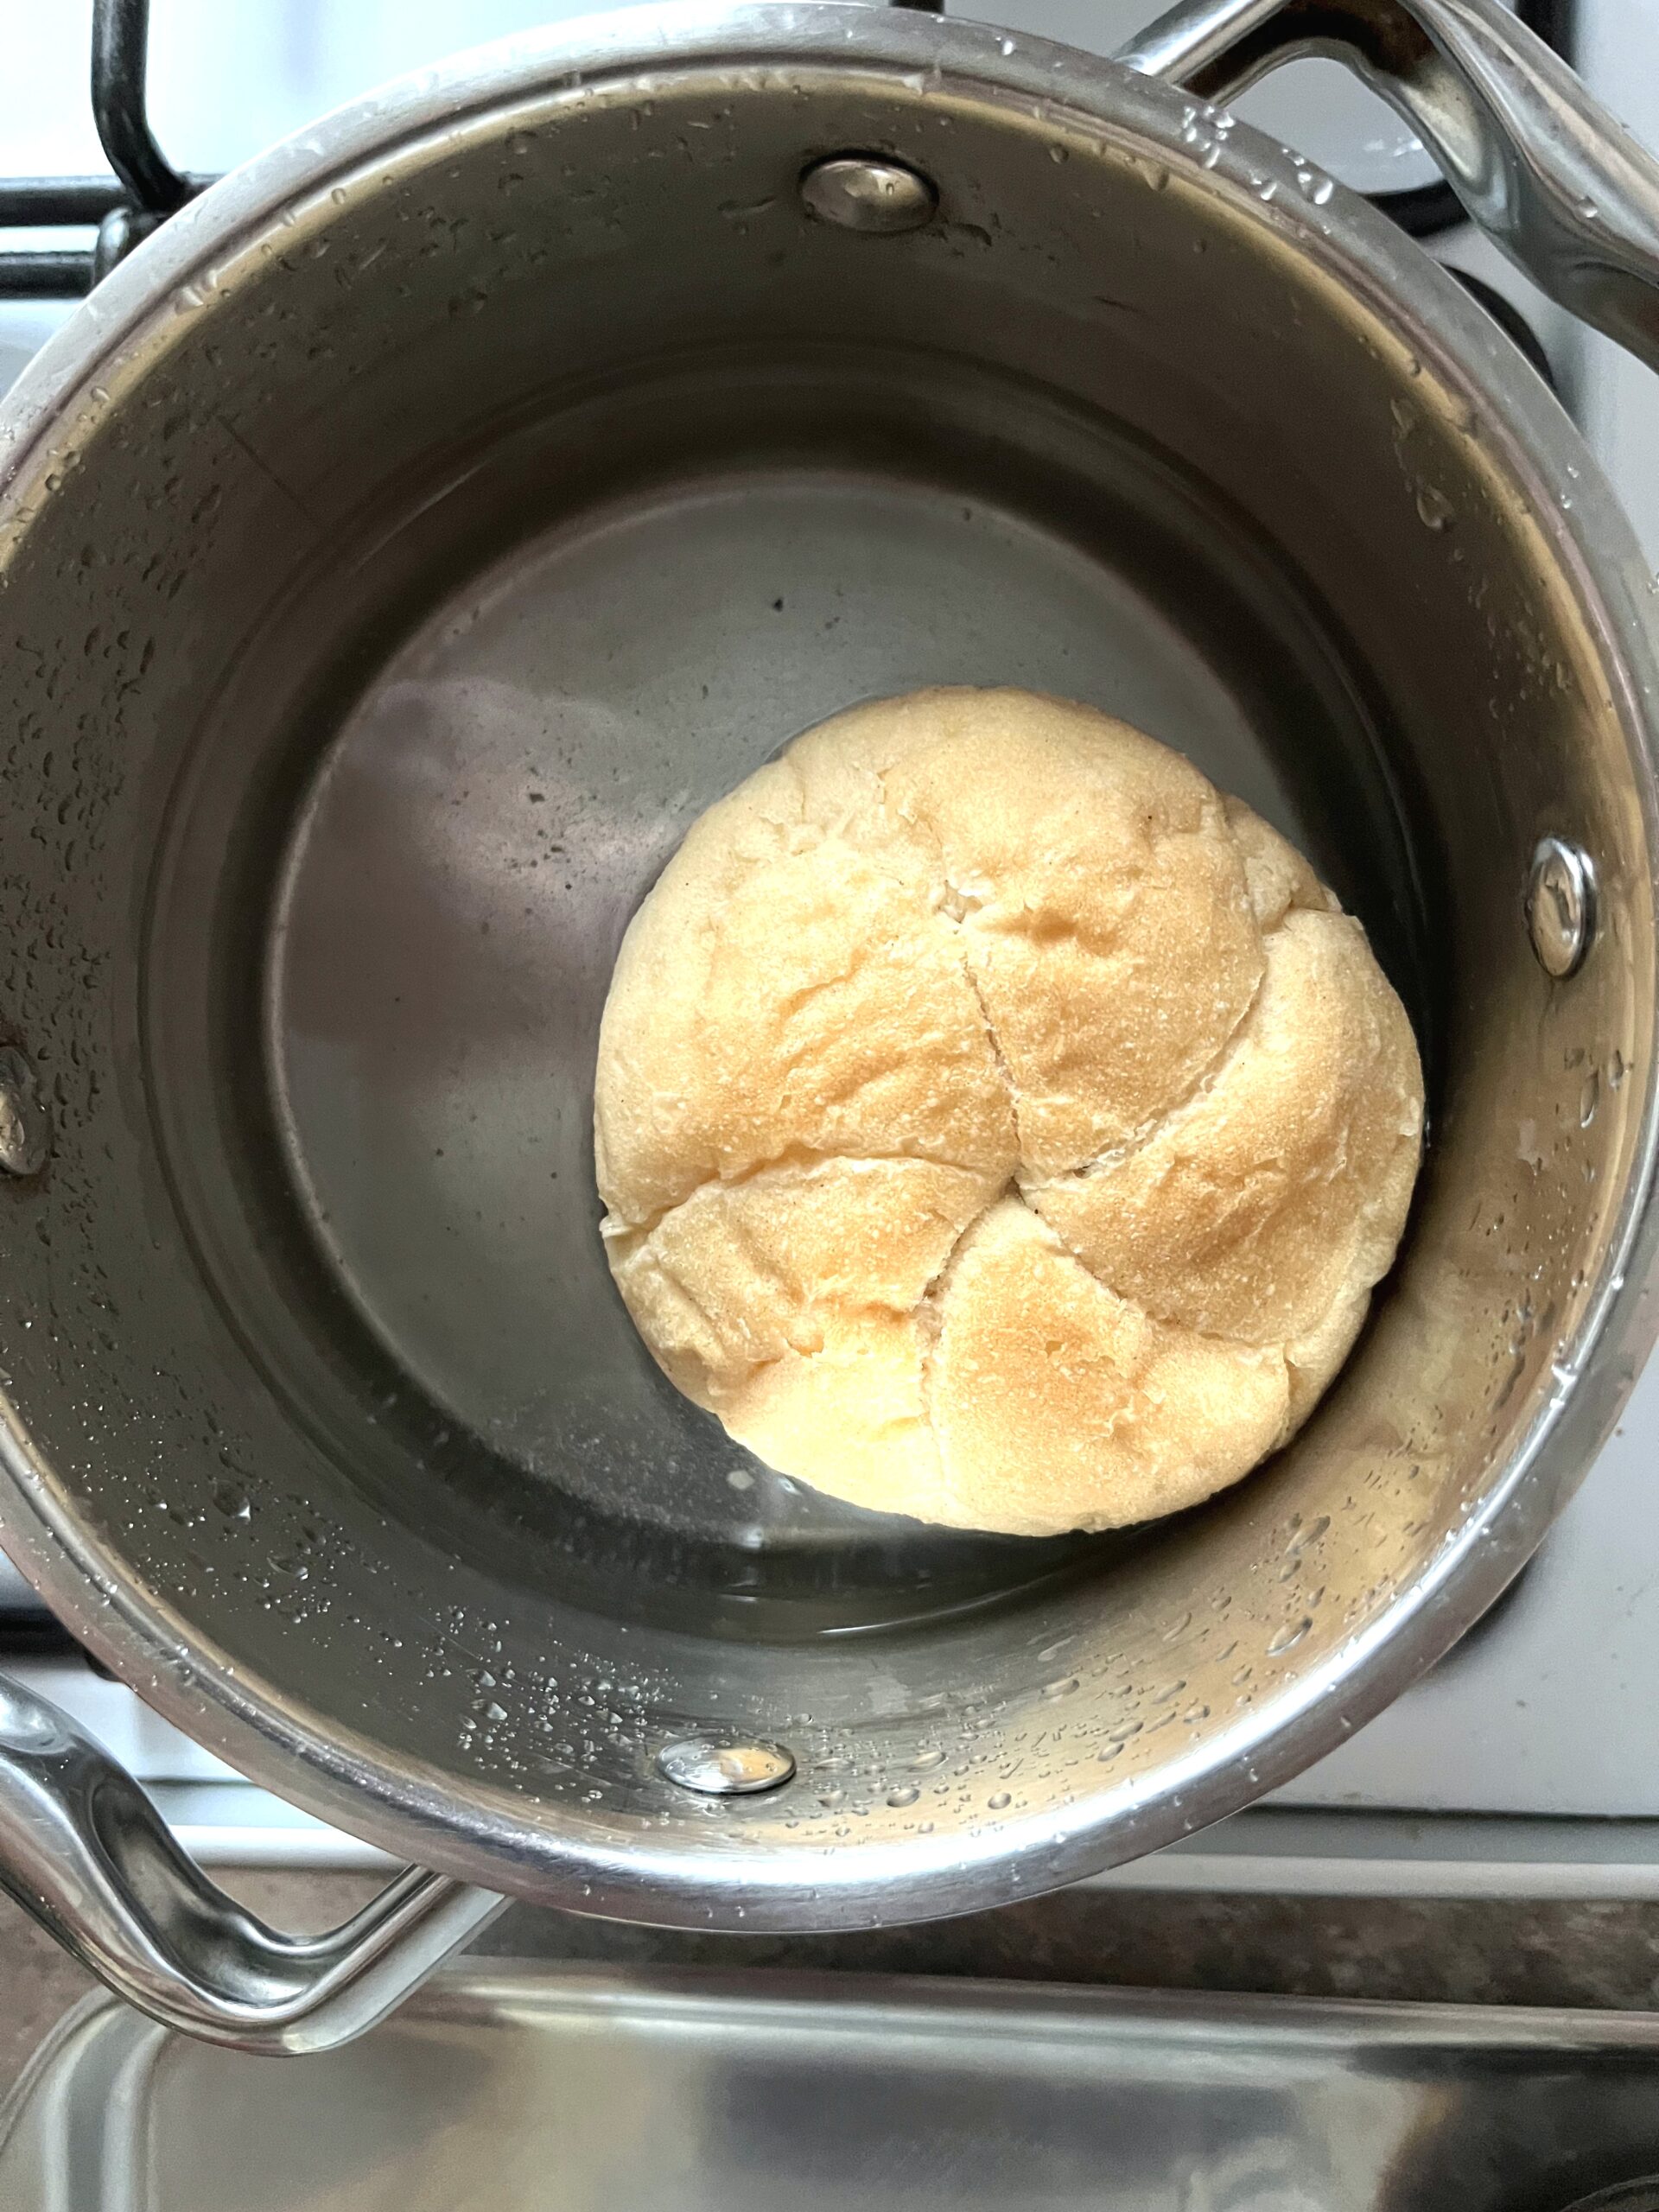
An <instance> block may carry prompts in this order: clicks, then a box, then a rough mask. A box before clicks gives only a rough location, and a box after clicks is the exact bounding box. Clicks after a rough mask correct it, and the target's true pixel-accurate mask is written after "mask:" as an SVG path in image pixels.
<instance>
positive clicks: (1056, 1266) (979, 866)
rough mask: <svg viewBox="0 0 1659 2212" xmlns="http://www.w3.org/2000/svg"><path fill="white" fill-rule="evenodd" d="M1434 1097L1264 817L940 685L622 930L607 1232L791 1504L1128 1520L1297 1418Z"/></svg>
mask: <svg viewBox="0 0 1659 2212" xmlns="http://www.w3.org/2000/svg"><path fill="white" fill-rule="evenodd" d="M1422 1104H1423V1090H1422V1074H1421V1068H1420V1065H1419V1063H1418V1056H1417V1048H1416V1044H1415V1040H1414V1038H1413V1035H1412V1031H1411V1026H1410V1023H1409V1022H1408V1020H1407V1017H1406V1014H1405V1011H1404V1008H1403V1007H1402V1005H1401V1003H1400V1001H1399V999H1398V998H1397V997H1396V995H1395V992H1394V990H1393V988H1391V986H1390V985H1389V982H1388V980H1387V978H1386V977H1385V976H1383V971H1382V969H1380V968H1379V967H1378V965H1377V963H1376V959H1375V957H1373V955H1372V953H1371V950H1370V946H1369V944H1367V942H1366V939H1365V936H1364V932H1363V930H1362V929H1361V928H1360V925H1359V924H1358V923H1357V922H1356V921H1354V920H1352V919H1351V918H1350V917H1349V916H1347V915H1345V914H1344V913H1343V912H1341V910H1340V909H1339V908H1338V905H1337V902H1336V900H1335V899H1334V898H1333V897H1332V895H1331V893H1329V892H1328V891H1326V890H1325V889H1324V887H1322V886H1321V885H1320V883H1319V880H1318V878H1317V877H1316V876H1315V875H1314V874H1313V870H1312V869H1311V868H1309V866H1308V864H1307V863H1306V861H1304V860H1303V859H1302V857H1301V856H1300V854H1298V853H1297V852H1296V851H1294V849H1293V848H1292V847H1291V846H1290V845H1288V844H1287V842H1285V840H1284V839H1283V838H1282V837H1281V836H1279V835H1278V833H1277V832H1276V831H1275V830H1274V829H1270V828H1269V827H1268V824H1267V823H1265V822H1263V821H1262V819H1261V818H1260V817H1258V816H1257V815H1255V814H1254V813H1252V812H1251V811H1250V810H1249V808H1248V807H1246V806H1244V805H1243V804H1241V803H1240V802H1238V801H1237V800H1236V799H1228V798H1223V797H1222V796H1221V794H1220V793H1218V792H1217V791H1216V790H1215V789H1214V788H1213V786H1212V785H1211V784H1210V783H1208V782H1207V781H1206V779H1205V778H1204V777H1203V776H1202V775H1200V774H1199V772H1198V770H1197V769H1196V768H1194V767H1193V766H1192V765H1191V763H1190V762H1188V761H1187V760H1185V759H1183V758H1182V756H1181V755H1180V754H1179V753H1174V752H1173V751H1171V750H1170V748H1169V747H1166V746H1164V745H1160V744H1159V743H1158V742H1157V741H1154V739H1152V738H1149V737H1147V736H1144V735H1142V734H1141V732H1140V731H1138V730H1135V729H1132V728H1129V727H1128V724H1126V723H1123V722H1121V721H1113V720H1111V719H1110V718H1109V716H1107V715H1103V714H1100V713H1097V712H1096V711H1095V710H1094V709H1091V708H1088V707H1082V706H1075V705H1071V704H1068V703H1066V702H1064V701H1061V700H1058V699H1050V698H1043V697H1038V696H1033V695H1032V694H1030V693H1027V692H1021V691H1013V690H956V689H951V690H931V691H922V692H917V693H914V694H912V696H908V697H905V698H899V699H890V700H883V701H879V702H874V703H873V704H870V705H867V706H861V707H857V708H855V709H852V710H851V711H850V712H849V713H847V714H842V715H836V716H835V717H834V719H833V720H831V721H827V722H824V723H822V724H821V725H820V726H819V727H818V728H816V729H812V730H809V731H808V732H807V733H806V734H805V735H804V736H803V737H800V738H798V739H797V740H796V741H795V742H794V743H793V744H792V745H791V747H789V748H788V749H787V751H786V752H785V753H783V754H782V756H781V757H780V758H779V759H778V760H774V761H772V762H770V763H769V764H768V765H767V766H765V767H763V768H760V769H758V770H757V771H756V772H755V773H754V774H753V775H752V776H750V777H749V778H748V779H747V781H746V782H744V783H743V784H741V785H740V786H739V787H738V789H737V790H736V791H734V792H732V794H731V795H730V797H729V798H724V799H721V801H719V802H718V804H715V805H714V806H712V807H710V808H709V810H708V811H707V813H705V814H704V815H703V816H702V817H701V819H700V820H699V821H697V822H696V823H695V824H694V825H693V827H692V829H691V830H690V833H689V834H688V836H686V839H685V841H684V842H683V845H682V846H681V847H680V849H679V850H678V852H677V854H676V855H674V857H673V859H672V860H671V861H670V862H669V864H668V866H667V868H665V869H664V872H663V874H662V876H661V878H660V880H658V883H657V885H656V887H655V888H654V889H653V890H652V893H651V894H650V896H649V897H648V898H647V899H645V903H644V905H643V906H641V907H640V909H639V912H638V913H637V914H636V915H635V917H634V918H633V921H632V925H630V927H629V930H628V931H627V935H626V938H625V939H624V941H623V944H622V949H621V951H620V954H619V956H618V958H617V963H616V970H615V974H614V976H613V980H612V984H611V990H610V995H609V998H608V1000H607V1004H606V1007H605V1014H604V1020H603V1023H602V1026H601V1036H600V1049H599V1066H598V1076H597V1084H596V1092H595V1106H594V1134H595V1143H596V1154H597V1166H598V1178H599V1185H600V1191H601V1196H602V1197H603V1198H604V1201H605V1204H606V1207H607V1215H606V1218H605V1221H604V1224H603V1234H604V1236H605V1239H606V1244H607V1251H608V1255H609V1258H610V1263H611V1268H612V1270H613V1274H614V1276H615V1279H616V1281H617V1284H618V1286H619V1287H620V1290H621V1294H622V1296H623V1298H624V1300H625V1301H626V1305H627V1307H628V1311H629V1312H630V1313H631V1314H632V1317H633V1319H634V1321H635V1324H636V1325H637V1326H638V1327H639V1332H640V1334H641V1336H642V1337H643V1338H644V1339H645V1343H646V1344H647V1345H648V1346H649V1347H650V1349H651V1351H652V1354H653V1356H654V1357H655V1358H656V1359H657V1361H658V1363H659V1364H660V1366H661V1367H662V1368H663V1370H664V1372H665V1373H666V1374H667V1375H668V1376H669V1377H670V1378H671V1380H672V1381H673V1382H674V1383H676V1384H677V1386H678V1387H679V1389H682V1390H683V1391H684V1392H685V1394H686V1395H687V1396H688V1397H690V1398H692V1399H694V1400H695V1401H696V1403H697V1404H698V1405H700V1406H703V1407H706V1408H708V1409H709V1411H710V1412H711V1413H714V1414H716V1415H718V1417H719V1418H720V1420H721V1421H722V1422H723V1424H724V1425H725V1427H726V1428H727V1430H728V1432H729V1433H730V1434H731V1435H732V1436H733V1437H734V1438H735V1439H736V1440H738V1442H740V1443H741V1444H743V1445H746V1446H747V1447H748V1448H749V1449H750V1450H751V1451H753V1452H755V1453H757V1454H758V1455H759V1457H760V1459H763V1460H765V1461H766V1462H767V1463H768V1464H769V1465H772V1467H774V1468H776V1469H778V1470H779V1471H780V1472H782V1473H785V1474H788V1475H791V1476H796V1477H798V1478H801V1479H802V1480H804V1481H805V1482H807V1483H810V1484H813V1485H815V1486H816V1487H817V1488H818V1489H819V1490H822V1491H827V1492H829V1493H830V1494H831V1495H833V1496H835V1497H840V1498H844V1499H848V1500H850V1501H851V1502H852V1503H855V1504H858V1505H862V1506H868V1507H871V1508H874V1509H876V1510H880V1511H883V1512H888V1513H902V1514H909V1515H912V1516H916V1517H917V1518H918V1519H920V1520H924V1521H931V1522H948V1523H950V1524H951V1525H952V1526H955V1527H958V1528H967V1529H988V1530H1000V1531H1004V1532H1007V1533H1009V1534H1014V1535H1051V1534H1054V1533H1056V1532H1058V1531H1060V1530H1063V1529H1107V1528H1115V1527H1119V1526H1122V1525H1124V1524H1126V1523H1128V1522H1136V1521H1144V1520H1147V1519H1149V1518H1151V1517H1153V1516H1155V1515H1158V1514H1163V1513H1170V1512H1173V1511H1176V1510H1179V1508H1181V1507H1184V1506H1189V1505H1192V1504H1196V1503H1198V1501H1199V1500H1200V1499H1202V1498H1205V1497H1209V1496H1210V1495H1211V1493H1212V1492H1213V1491H1217V1490H1219V1489H1221V1488H1222V1487H1223V1486H1224V1485H1225V1484H1229V1483H1232V1482H1236V1481H1237V1480H1238V1478H1240V1477H1241V1476H1243V1475H1244V1474H1246V1473H1248V1472H1249V1470H1250V1469H1251V1468H1252V1467H1254V1466H1255V1465H1256V1464H1257V1463H1258V1461H1260V1460H1261V1459H1263V1458H1264V1457H1265V1456H1266V1455H1267V1454H1268V1452H1272V1451H1274V1450H1275V1449H1276V1448H1277V1447H1278V1446H1280V1445H1281V1444H1282V1443H1283V1442H1284V1441H1285V1440H1286V1439H1287V1437H1289V1436H1290V1435H1291V1434H1292V1433H1293V1432H1294V1430H1295V1429H1296V1428H1297V1427H1299V1426H1300V1423H1301V1422H1302V1421H1305V1420H1306V1417H1307V1415H1308V1414H1309V1412H1310V1411H1311V1410H1312V1408H1313V1406H1314V1404H1315V1402H1317V1401H1318V1399H1319V1395H1320V1394H1321V1393H1322V1392H1323V1391H1324V1390H1325V1387H1326V1385H1327V1384H1328V1383H1330V1382H1331V1380H1332V1376H1334V1375H1335V1374H1336V1372H1337V1370H1338V1368H1339V1367H1340V1366H1341V1364H1342V1363H1343V1361H1344V1359H1345V1357H1347V1355H1348V1352H1349V1351H1350V1349H1351V1346H1352V1344H1353V1342H1354V1339H1355V1338H1356V1336H1357V1333H1358V1332H1359V1329H1360V1326H1361V1324H1362V1323H1363V1319H1364V1317H1365V1313H1366V1308H1367V1306H1368V1304H1369V1302H1370V1290H1371V1287H1372V1285H1373V1284H1374V1283H1375V1282H1376V1281H1377V1280H1378V1278H1379V1277H1380V1276H1381V1275H1382V1274H1383V1273H1384V1272H1385V1271H1386V1269H1387V1268H1388V1267H1389V1262H1390V1261H1391V1260H1392V1258H1393V1255H1394V1252H1395V1247H1396V1245H1397V1244H1398V1243H1399V1239H1400V1236H1401V1232H1402V1228H1403V1226H1404V1224H1405V1219H1406V1212H1407V1208H1408V1204H1409V1202H1410V1198H1411V1192H1412V1186H1413V1183H1414V1179H1415V1177H1416V1173H1417V1167H1418V1161H1419V1156H1420V1152H1421V1132H1422Z"/></svg>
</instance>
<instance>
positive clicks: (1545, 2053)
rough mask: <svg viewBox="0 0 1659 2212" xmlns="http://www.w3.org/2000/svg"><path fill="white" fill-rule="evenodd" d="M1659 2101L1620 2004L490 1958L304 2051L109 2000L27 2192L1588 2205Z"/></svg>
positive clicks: (834, 2206) (642, 2200)
mask: <svg viewBox="0 0 1659 2212" xmlns="http://www.w3.org/2000/svg"><path fill="white" fill-rule="evenodd" d="M1656 2083H1659V2023H1656V2022H1654V2021H1652V2020H1649V2019H1643V2018H1628V2017H1618V2016H1615V2015H1610V2014H1606V2013H1579V2014H1573V2013H1568V2012H1515V2011H1494V2012H1475V2011H1471V2010H1467V2009H1464V2008H1458V2007H1433V2006H1420V2005H1370V2006H1367V2005H1334V2004H1332V2005H1322V2004H1318V2003H1309V2002H1298V2001H1295V2000H1283V1999H1281V2000H1274V1999H1261V1998H1225V1997H1206V1996H1193V1997H1185V1996H1169V1995H1163V1994H1136V1993H1119V1992H1110V1991H1084V1990H1076V1989H1071V1990H1068V1989H1053V1990H1037V1989H1032V1988H1027V1987H1021V1986H1019V1985H1017V1984H1009V1985H1002V1986H994V1985H989V1984H983V1983H980V1984H976V1983H971V1982H970V1983H961V1984H956V1985H950V1984H944V1983H939V1982H931V1983H930V1982H926V1981H918V1982H910V1983H906V1982H897V1981H890V1980H880V1979H876V1978H874V1977H871V1978H868V1979H867V1978H863V1977H859V1978H856V1979H852V1978H842V1977H835V1976H824V1975H810V1976H809V1975H796V1974H784V1975H778V1976H758V1975H753V1974H751V1975H736V1974H733V1975H717V1974H698V1975H692V1974H660V1973H650V1974H591V1975H584V1974H572V1973H569V1972H564V1973H561V1972H556V1971H550V1970H548V1969H545V1968H537V1967H512V1966H501V1967H490V1966H485V1965H482V1964H479V1965H474V1966H472V1967H464V1968H461V1969H459V1970H454V1971H451V1972H448V1973H446V1974H443V1975H442V1976H440V1977H439V1978H438V1980H436V1981H435V1982H434V1983H433V1984H432V1985H431V1986H430V1987H429V1990H428V1991H426V1992H425V1993H423V1994H422V1995H421V1996H419V1997H417V1998H416V1999H415V2000H414V2001H413V2002H412V2003H411V2004H410V2005H409V2007H408V2008H407V2009H406V2010H405V2011H404V2012H402V2013H400V2014H399V2015H398V2016H397V2018H395V2019H394V2020H393V2021H391V2022H390V2023H388V2024H385V2025H384V2026H382V2027H380V2028H378V2029H377V2030H375V2031H373V2032H372V2034H370V2035H369V2036H367V2037H365V2038H364V2039H363V2040H362V2041H360V2042H359V2043H358V2044H353V2045H352V2046H350V2047H349V2048H348V2049H346V2050H343V2051H339V2052H334V2053H329V2054H326V2055H324V2056H319V2057H315V2058H312V2059H308V2060H307V2061H306V2063H304V2064H303V2065H298V2066H270V2065H265V2064H264V2063H260V2062H259V2061H257V2060H253V2059H249V2058H246V2057H242V2056H236V2055H234V2054H230V2053H225V2052H219V2051H213V2050H207V2049H204V2048H201V2047H199V2046H195V2045H192V2044H186V2043H184V2042H183V2041H181V2040H180V2039H178V2038H176V2037H168V2035H167V2034H166V2033H165V2032H164V2031H161V2030H158V2029H155V2028H151V2027H149V2026H148V2025H147V2024H145V2023H143V2022H142V2021H140V2020H138V2019H137V2018H136V2017H135V2016H134V2015H132V2014H130V2013H128V2012H123V2011H122V2010H120V2009H119V2008H112V2007H111V2006H109V2005H107V2004H105V2003H103V2002H99V2003H97V2004H95V2005H93V2006H92V2007H91V2008H89V2009H88V2010H86V2011H83V2012H80V2013H79V2014H78V2015H74V2016H72V2018H71V2020H70V2021H69V2022H67V2023H66V2024H65V2026H64V2028H63V2029H61V2030H60V2031H59V2033H58V2036H57V2037H56V2039H55V2047H54V2048H53V2049H52V2050H49V2052H48V2056H47V2059H46V2063H44V2064H43V2065H41V2064H38V2063H37V2067H36V2069H35V2071H34V2073H33V2075H32V2077H31V2078H29V2079H27V2080H26V2081H25V2082H24V2083H23V2085H22V2090H21V2094H20V2095H19V2096H18V2098H17V2100H16V2102H15V2104H14V2106H13V2107H12V2112H13V2119H12V2124H11V2127H10V2133H9V2135H8V2136H7V2138H6V2139H5V2141H4V2144H3V2146H0V2196H3V2199H4V2202H6V2204H7V2205H8V2206H9V2207H10V2206H16V2207H17V2208H18V2212H24V2208H28V2212H34V2208H35V2207H37V2206H42V2205H46V2204H49V2203H54V2202H60V2201H61V2202H64V2203H66V2204H68V2203H73V2204H74V2205H75V2206H76V2207H78V2208H79V2207H80V2206H83V2205H90V2204H92V2203H99V2204H108V2205H119V2206H120V2207H121V2208H122V2212H224V2208H225V2207H226V2206H227V2205H231V2204H234V2205H235V2206H236V2207H237V2212H278V2208H281V2212H484V2208H485V2207H486V2206H487V2207H488V2208H489V2212H614V2208H618V2207H626V2208H628V2212H778V2208H779V2207H781V2206H785V2205H787V2206H789V2207H791V2208H798V2212H877V2208H880V2212H947V2208H948V2209H949V2212H1007V2209H1008V2208H1011V2207H1016V2206H1017V2207H1020V2208H1027V2207H1032V2208H1034V2207H1038V2206H1040V2207H1042V2208H1044V2212H1085V2208H1086V2212H1557V2208H1561V2209H1562V2212H1564V2208H1566V2207H1567V2205H1569V2204H1570V2203H1573V2202H1574V2201H1575V2200H1577V2199H1579V2198H1581V2197H1583V2196H1586V2195H1587V2194H1589V2193H1590V2192H1592V2190H1601V2189H1605V2188H1607V2187H1610V2186H1611V2185H1613V2184H1616V2183H1621V2182H1629V2181H1631V2180H1633V2179H1634V2178H1635V2177H1639V2176H1642V2175H1644V2174H1652V2173H1653V2172H1655V2171H1656V2170H1659V2097H1656V2094H1655V2089H1656ZM48 2176H50V2177H52V2179H51V2180H50V2181H49V2182H48V2179H47V2177H48ZM66 2188H67V2189H69V2190H72V2191H73V2194H67V2195H65V2194H62V2193H61V2192H62V2191H63V2190H65V2189H66ZM54 2189H55V2190H58V2191H59V2192H60V2194H59V2195H58V2196H54V2195H53V2194H52V2191H53V2190H54Z"/></svg>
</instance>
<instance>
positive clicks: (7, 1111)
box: [0, 1045, 48, 1175]
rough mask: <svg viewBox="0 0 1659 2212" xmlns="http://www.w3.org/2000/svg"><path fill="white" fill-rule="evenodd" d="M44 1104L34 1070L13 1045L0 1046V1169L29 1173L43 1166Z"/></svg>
mask: <svg viewBox="0 0 1659 2212" xmlns="http://www.w3.org/2000/svg"><path fill="white" fill-rule="evenodd" d="M47 1135H48V1131H47V1119H46V1107H45V1105H44V1103H42V1101H41V1094H40V1086H39V1084H37V1083H36V1082H35V1071H34V1069H33V1068H32V1067H31V1066H30V1065H29V1062H28V1061H27V1060H26V1059H25V1058H24V1057H23V1055H22V1053H21V1052H19V1051H18V1050H17V1047H16V1046H15V1045H5V1046H0V1168H3V1169H4V1171H5V1173H7V1174H8V1175H33V1174H35V1173H38V1172H39V1170H40V1169H41V1168H42V1167H44V1166H45V1165H46V1154H47Z"/></svg>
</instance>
